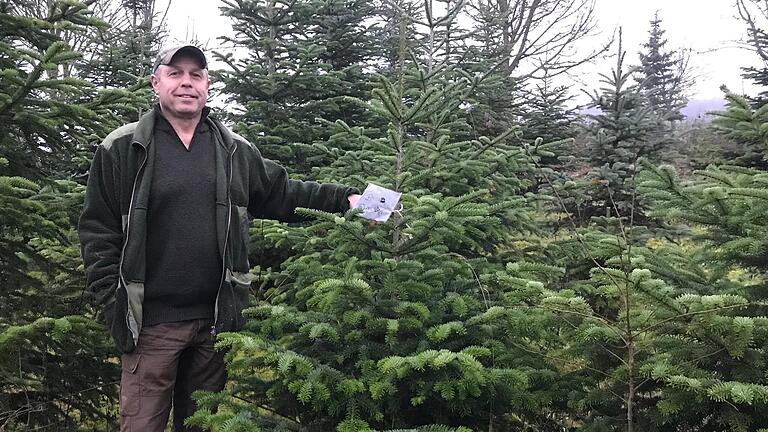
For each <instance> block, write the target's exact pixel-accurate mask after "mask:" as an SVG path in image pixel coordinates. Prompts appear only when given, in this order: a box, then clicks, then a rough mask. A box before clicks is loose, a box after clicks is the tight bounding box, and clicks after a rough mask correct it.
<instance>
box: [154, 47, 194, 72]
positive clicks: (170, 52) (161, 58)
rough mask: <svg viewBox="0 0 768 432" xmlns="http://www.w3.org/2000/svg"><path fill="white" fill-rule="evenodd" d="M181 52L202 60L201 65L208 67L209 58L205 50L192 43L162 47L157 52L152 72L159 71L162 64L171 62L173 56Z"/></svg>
mask: <svg viewBox="0 0 768 432" xmlns="http://www.w3.org/2000/svg"><path fill="white" fill-rule="evenodd" d="M180 52H184V53H187V54H190V55H191V56H192V57H194V58H196V59H197V61H199V62H200V66H201V67H202V68H203V69H208V60H206V58H205V54H204V53H203V50H201V49H200V48H198V47H196V46H194V45H191V44H182V45H175V46H171V47H167V48H163V49H161V50H160V52H159V53H158V54H157V58H156V59H155V64H154V65H153V66H152V72H153V73H154V72H155V71H157V68H158V67H159V66H160V65H169V64H171V62H172V61H173V57H174V56H175V55H176V54H178V53H180Z"/></svg>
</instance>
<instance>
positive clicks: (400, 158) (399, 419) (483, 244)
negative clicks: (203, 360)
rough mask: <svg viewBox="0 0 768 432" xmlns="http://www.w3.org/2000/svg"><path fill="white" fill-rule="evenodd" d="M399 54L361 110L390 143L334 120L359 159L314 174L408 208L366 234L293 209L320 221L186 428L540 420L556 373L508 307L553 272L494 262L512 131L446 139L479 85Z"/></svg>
mask: <svg viewBox="0 0 768 432" xmlns="http://www.w3.org/2000/svg"><path fill="white" fill-rule="evenodd" d="M434 20H435V22H437V20H438V18H436V17H434ZM399 46H400V59H399V62H398V63H399V64H400V65H401V66H400V67H401V70H399V71H397V72H396V73H395V74H394V77H395V78H394V79H388V78H386V77H384V76H378V77H377V79H376V81H375V84H374V90H373V98H372V100H370V101H358V102H357V103H359V104H360V105H363V106H367V107H368V108H369V109H370V110H371V111H372V112H373V113H374V114H375V115H376V116H378V117H380V118H381V119H384V120H386V122H387V123H386V124H387V130H386V132H385V133H384V134H381V135H373V136H369V135H368V134H366V131H365V130H364V129H363V128H360V127H355V126H351V125H348V124H347V123H346V122H344V121H342V120H339V121H337V122H336V123H335V127H336V131H337V133H338V134H339V135H341V136H343V137H344V138H346V139H348V140H351V141H354V142H355V143H356V144H357V145H358V146H359V148H360V149H359V150H350V151H347V152H344V153H343V154H341V155H340V157H339V158H338V161H337V162H336V163H334V164H333V165H332V166H331V167H329V168H328V169H326V170H321V171H320V174H321V176H322V178H324V179H329V178H330V179H336V180H338V179H346V180H347V181H348V182H353V183H355V182H360V183H363V182H366V181H371V182H373V183H377V184H380V185H383V186H385V187H389V188H393V189H396V190H399V191H402V192H403V193H404V195H403V209H402V210H401V211H399V212H397V213H396V214H394V215H393V216H392V217H391V218H390V220H389V221H388V222H386V223H383V224H379V225H375V226H370V225H369V224H367V223H363V222H361V221H360V219H359V218H358V216H357V215H356V214H357V211H350V212H349V213H348V214H346V215H345V216H344V217H342V216H338V215H332V214H326V213H322V212H317V211H302V212H301V213H302V214H305V215H311V216H314V217H315V218H317V219H318V220H319V223H317V224H315V225H312V226H310V227H308V228H306V229H304V230H303V231H301V232H297V231H294V235H298V236H301V237H303V238H301V239H299V240H300V241H298V244H297V247H296V251H297V255H296V256H294V257H292V258H291V259H289V260H288V262H286V264H285V266H284V267H283V270H282V271H280V272H273V273H271V274H269V275H268V277H270V278H273V279H274V281H275V282H274V284H273V288H270V289H269V290H268V291H267V292H266V293H265V294H266V295H265V297H264V298H263V299H257V302H256V303H255V305H254V306H253V307H252V308H251V309H249V310H248V311H247V313H248V315H249V316H250V317H251V318H252V319H250V320H249V322H248V324H247V328H246V331H244V332H242V333H239V334H225V335H221V342H220V346H221V347H227V348H228V353H227V363H228V371H229V377H230V385H231V387H230V388H229V389H228V390H227V391H225V392H224V393H222V394H217V395H204V396H202V397H201V399H200V402H201V406H202V407H203V409H202V410H201V411H199V412H198V413H197V414H196V415H195V417H194V418H193V419H192V420H191V423H193V424H197V425H201V426H205V427H214V428H218V427H221V428H233V429H234V428H235V427H237V428H239V429H238V430H252V431H258V430H293V429H297V428H301V429H304V430H313V431H314V430H317V431H330V430H337V431H364V430H383V429H386V430H392V429H394V430H403V429H404V430H453V428H460V427H468V428H471V429H472V430H477V429H481V430H510V429H514V428H516V427H522V426H523V425H524V424H529V425H532V424H533V423H534V422H540V423H542V424H544V423H546V422H547V420H546V418H545V417H544V416H542V415H541V410H542V407H543V406H546V405H547V404H549V403H551V401H552V399H553V398H554V397H555V396H553V395H552V394H551V393H550V392H549V390H550V388H549V387H548V385H549V384H550V383H551V382H552V380H553V379H554V376H555V374H554V373H553V371H552V370H551V369H549V367H548V366H547V365H542V364H541V362H540V357H538V356H536V355H532V354H530V353H529V352H528V351H526V350H525V348H526V346H527V344H528V343H529V342H528V341H529V340H531V339H536V340H542V339H546V338H545V337H543V336H541V333H544V332H545V329H546V328H547V325H548V323H547V322H546V317H543V316H542V315H540V314H535V313H531V311H530V310H529V309H527V308H520V309H515V308H514V307H513V306H517V305H519V302H520V301H521V300H520V299H521V298H525V296H526V294H527V293H528V292H529V291H530V290H531V289H532V287H534V286H536V282H534V281H535V280H539V279H544V280H545V279H547V278H548V276H547V275H548V272H550V271H552V269H551V268H549V267H546V266H542V265H538V264H534V263H530V262H525V261H524V260H522V259H521V260H520V261H519V262H517V263H516V264H508V265H507V264H506V263H504V262H500V261H499V260H498V259H497V257H496V254H495V251H496V250H497V248H500V247H502V244H505V243H506V242H507V241H511V239H512V238H513V235H514V234H513V233H514V231H524V230H525V229H526V228H527V225H526V221H527V220H528V217H527V211H526V205H525V200H524V199H523V198H522V197H520V196H517V195H516V194H517V193H519V192H520V190H521V189H522V188H524V187H525V183H526V176H527V174H528V173H530V171H531V169H532V168H531V166H530V164H529V163H528V162H527V160H528V159H527V157H526V155H525V154H524V152H523V151H522V149H521V148H520V147H519V146H517V145H515V144H514V142H515V139H514V132H515V131H514V130H511V131H507V132H506V133H504V134H502V135H500V136H498V137H495V138H486V137H479V138H478V139H473V140H458V141H457V140H455V139H454V135H456V134H459V135H463V134H464V133H465V130H466V128H467V127H468V126H467V124H466V123H464V122H463V120H462V113H461V111H460V108H459V107H460V105H461V103H462V102H463V101H464V100H465V98H466V95H467V94H469V93H471V92H472V91H473V86H474V85H475V84H476V81H475V80H474V79H473V78H471V77H468V76H465V75H463V74H461V73H460V72H459V71H458V70H456V69H455V68H451V67H450V66H443V65H441V62H440V61H439V60H440V59H439V56H437V55H435V56H433V57H432V59H433V60H438V61H435V62H432V63H429V62H423V60H424V59H425V58H427V57H428V56H429V55H430V54H429V53H426V54H424V55H425V56H426V57H421V56H420V54H419V53H413V52H411V53H409V52H408V50H407V48H406V43H405V39H404V38H403V37H402V36H401V40H400V44H399ZM409 54H410V55H409ZM363 184H364V183H363ZM361 185H362V184H361ZM490 190H492V191H493V193H491V194H489V193H488V192H489V191H490ZM274 235H275V236H276V237H280V236H282V237H283V238H284V237H285V235H286V234H285V233H279V232H274ZM520 258H522V257H520ZM521 347H522V348H521ZM216 405H218V406H219V410H218V412H217V413H216V414H213V413H212V411H211V410H210V409H211V408H212V407H214V406H216ZM429 425H433V426H429ZM438 425H444V427H439V426H438ZM410 428H413V429H410ZM456 430H464V429H456Z"/></svg>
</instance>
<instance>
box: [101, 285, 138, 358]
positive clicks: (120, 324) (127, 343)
mask: <svg viewBox="0 0 768 432" xmlns="http://www.w3.org/2000/svg"><path fill="white" fill-rule="evenodd" d="M122 285H123V284H122V283H120V282H119V281H118V284H117V290H116V291H115V299H114V301H113V302H112V303H111V304H107V305H106V306H105V307H104V320H105V324H106V326H107V328H108V329H109V334H110V335H111V336H112V340H114V342H115V347H116V348H117V349H118V351H120V352H121V353H129V352H132V351H133V350H134V349H135V348H136V345H134V343H133V335H132V334H131V331H130V330H129V329H128V318H127V316H128V296H127V292H126V290H125V288H124V287H123V286H122Z"/></svg>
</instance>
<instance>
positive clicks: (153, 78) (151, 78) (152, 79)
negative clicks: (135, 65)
mask: <svg viewBox="0 0 768 432" xmlns="http://www.w3.org/2000/svg"><path fill="white" fill-rule="evenodd" d="M158 81H159V79H158V78H157V75H155V74H152V75H150V76H149V82H151V83H152V88H153V89H154V90H155V92H157V84H158Z"/></svg>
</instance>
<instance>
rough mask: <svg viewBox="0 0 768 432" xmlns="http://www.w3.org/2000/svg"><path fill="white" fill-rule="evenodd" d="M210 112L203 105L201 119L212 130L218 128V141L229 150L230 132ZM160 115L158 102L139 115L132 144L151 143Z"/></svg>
mask: <svg viewBox="0 0 768 432" xmlns="http://www.w3.org/2000/svg"><path fill="white" fill-rule="evenodd" d="M210 112H211V109H210V108H209V107H205V108H204V110H203V117H202V119H201V121H205V122H206V124H207V125H208V126H210V127H212V128H213V129H214V130H218V134H217V135H219V136H221V139H220V140H218V141H219V143H220V144H222V145H224V148H226V149H227V150H231V149H232V146H233V145H234V142H233V139H232V134H231V133H230V132H229V130H228V129H227V128H226V127H225V126H224V125H223V124H221V122H220V121H219V120H216V119H214V118H213V117H211V116H210V115H209V114H210ZM160 116H162V114H161V113H160V104H155V106H154V107H153V109H151V110H149V111H147V113H146V114H144V115H143V116H141V118H140V119H139V122H138V124H137V125H136V129H135V130H134V131H133V143H134V144H138V145H140V146H142V147H144V148H145V149H146V148H147V147H149V145H150V144H151V143H152V133H153V132H154V130H155V123H156V122H157V121H158V118H160Z"/></svg>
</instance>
